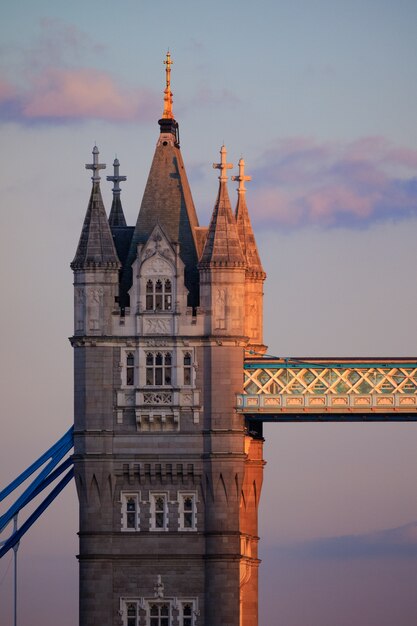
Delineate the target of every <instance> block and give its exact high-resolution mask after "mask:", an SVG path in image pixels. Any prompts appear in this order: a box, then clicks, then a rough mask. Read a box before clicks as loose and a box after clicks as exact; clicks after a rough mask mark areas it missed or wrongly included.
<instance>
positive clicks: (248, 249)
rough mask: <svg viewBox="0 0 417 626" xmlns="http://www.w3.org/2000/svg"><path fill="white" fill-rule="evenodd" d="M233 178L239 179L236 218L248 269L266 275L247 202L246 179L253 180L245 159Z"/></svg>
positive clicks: (240, 163) (241, 160) (240, 162)
mask: <svg viewBox="0 0 417 626" xmlns="http://www.w3.org/2000/svg"><path fill="white" fill-rule="evenodd" d="M232 180H236V181H239V187H238V190H237V193H238V196H237V205H236V211H235V218H236V226H237V232H238V235H239V240H240V243H241V246H242V251H243V254H244V256H245V259H246V264H247V270H248V271H249V272H253V273H255V274H261V275H264V274H265V273H264V270H263V267H262V263H261V259H260V257H259V253H258V247H257V245H256V240H255V235H254V232H253V228H252V223H251V220H250V217H249V211H248V207H247V204H246V189H245V181H248V180H251V177H250V176H245V162H244V160H243V159H240V160H239V176H232Z"/></svg>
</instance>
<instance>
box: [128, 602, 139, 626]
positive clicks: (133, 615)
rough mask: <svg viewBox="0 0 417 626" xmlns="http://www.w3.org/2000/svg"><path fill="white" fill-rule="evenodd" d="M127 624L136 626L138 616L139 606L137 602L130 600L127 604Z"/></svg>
mask: <svg viewBox="0 0 417 626" xmlns="http://www.w3.org/2000/svg"><path fill="white" fill-rule="evenodd" d="M126 613H127V626H136V624H137V617H138V608H137V605H136V602H128V604H127V605H126Z"/></svg>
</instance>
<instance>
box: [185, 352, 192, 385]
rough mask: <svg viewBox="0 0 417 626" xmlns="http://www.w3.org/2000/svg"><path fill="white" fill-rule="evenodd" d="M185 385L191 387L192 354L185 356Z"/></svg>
mask: <svg viewBox="0 0 417 626" xmlns="http://www.w3.org/2000/svg"><path fill="white" fill-rule="evenodd" d="M184 385H191V354H190V353H189V352H186V353H185V354H184Z"/></svg>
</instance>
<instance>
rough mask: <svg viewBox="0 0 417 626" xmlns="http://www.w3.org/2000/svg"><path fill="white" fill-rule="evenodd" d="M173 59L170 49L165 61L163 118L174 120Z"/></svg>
mask: <svg viewBox="0 0 417 626" xmlns="http://www.w3.org/2000/svg"><path fill="white" fill-rule="evenodd" d="M172 63H173V61H171V54H170V51H169V50H168V52H167V56H166V59H165V61H164V65H165V80H166V87H165V91H164V112H163V113H162V118H163V119H168V120H173V119H174V114H173V112H172V91H171V65H172Z"/></svg>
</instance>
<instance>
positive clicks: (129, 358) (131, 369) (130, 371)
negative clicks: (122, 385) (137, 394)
mask: <svg viewBox="0 0 417 626" xmlns="http://www.w3.org/2000/svg"><path fill="white" fill-rule="evenodd" d="M134 384H135V356H134V354H132V352H129V353H128V354H127V355H126V385H134Z"/></svg>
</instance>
